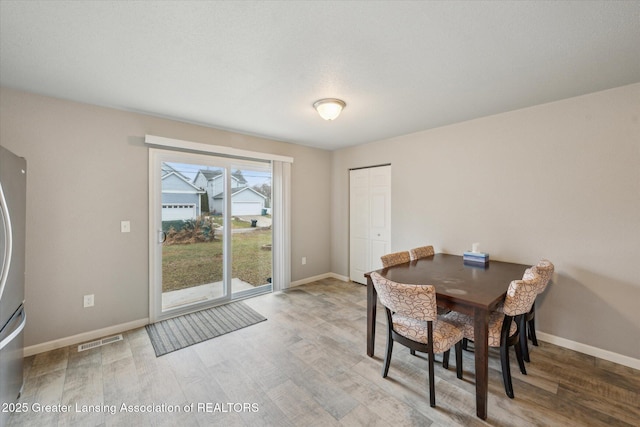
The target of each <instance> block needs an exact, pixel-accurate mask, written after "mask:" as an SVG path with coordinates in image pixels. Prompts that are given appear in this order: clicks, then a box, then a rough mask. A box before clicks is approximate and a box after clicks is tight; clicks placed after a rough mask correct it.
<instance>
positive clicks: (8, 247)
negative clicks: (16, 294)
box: [0, 183, 13, 298]
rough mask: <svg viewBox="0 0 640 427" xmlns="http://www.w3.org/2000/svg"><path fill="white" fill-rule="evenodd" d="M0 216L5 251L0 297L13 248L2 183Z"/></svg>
mask: <svg viewBox="0 0 640 427" xmlns="http://www.w3.org/2000/svg"><path fill="white" fill-rule="evenodd" d="M0 210H2V212H0V217H2V222H3V224H0V227H4V229H5V232H4V240H5V242H4V243H5V253H4V257H3V259H1V260H0V263H1V264H0V298H2V294H3V293H4V287H5V285H6V284H7V278H8V276H9V267H10V266H11V251H12V249H13V235H12V230H11V218H10V217H9V208H8V207H7V200H6V199H5V198H4V191H3V190H2V183H0Z"/></svg>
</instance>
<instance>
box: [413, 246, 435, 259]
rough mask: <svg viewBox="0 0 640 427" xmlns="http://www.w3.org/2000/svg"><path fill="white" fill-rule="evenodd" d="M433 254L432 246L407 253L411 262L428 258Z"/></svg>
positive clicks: (421, 247)
mask: <svg viewBox="0 0 640 427" xmlns="http://www.w3.org/2000/svg"><path fill="white" fill-rule="evenodd" d="M434 253H435V252H434V250H433V246H431V245H429V246H420V247H419V248H413V249H411V250H410V251H409V255H410V256H411V261H413V260H416V259H420V258H426V257H428V256H431V255H433V254H434Z"/></svg>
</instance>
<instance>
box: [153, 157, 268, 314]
mask: <svg viewBox="0 0 640 427" xmlns="http://www.w3.org/2000/svg"><path fill="white" fill-rule="evenodd" d="M224 172H225V170H224V168H215V167H211V166H201V165H193V164H182V163H169V162H163V163H162V174H161V176H162V231H163V232H164V233H165V235H166V239H165V241H164V243H163V245H162V292H163V297H162V299H163V310H167V309H173V308H176V307H180V306H184V305H188V304H194V303H199V302H203V301H207V300H211V299H216V298H220V297H222V296H224V295H225V288H224V285H223V274H224V263H223V250H224V245H223V241H224V223H225V215H226V212H225V197H226V195H225V188H226V184H225V182H224V180H225V173H224ZM228 178H229V180H230V187H231V192H230V197H231V199H230V205H231V215H230V218H229V224H230V226H231V236H232V237H231V248H232V251H231V252H232V253H231V259H232V262H231V278H232V281H231V283H232V285H231V287H232V292H234V293H235V292H238V291H243V290H247V289H254V288H257V287H265V288H268V289H266V290H270V289H271V269H272V252H271V244H272V234H271V172H270V171H269V170H265V167H264V165H259V167H256V169H255V170H252V169H247V168H243V169H232V171H231V172H230V173H229V177H228Z"/></svg>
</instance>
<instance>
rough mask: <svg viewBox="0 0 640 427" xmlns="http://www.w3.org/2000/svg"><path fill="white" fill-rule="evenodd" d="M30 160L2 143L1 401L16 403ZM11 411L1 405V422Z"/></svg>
mask: <svg viewBox="0 0 640 427" xmlns="http://www.w3.org/2000/svg"><path fill="white" fill-rule="evenodd" d="M26 184H27V163H26V161H25V159H23V158H21V157H18V156H16V155H15V154H13V153H12V152H10V151H9V150H7V149H5V148H4V147H1V146H0V328H1V329H0V404H2V405H3V408H4V409H6V408H10V406H5V405H4V404H5V403H8V404H12V403H14V402H16V400H17V399H18V398H19V397H20V393H21V392H22V385H23V376H22V362H23V357H24V354H23V347H24V345H23V330H24V325H25V323H26V320H27V318H26V314H25V311H24V274H25V262H24V261H25V260H24V258H25V211H26V194H27V192H26V188H27V187H26ZM9 415H10V413H9V412H6V411H2V408H0V425H6V423H7V419H8V418H9Z"/></svg>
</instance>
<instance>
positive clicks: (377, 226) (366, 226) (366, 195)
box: [349, 165, 391, 284]
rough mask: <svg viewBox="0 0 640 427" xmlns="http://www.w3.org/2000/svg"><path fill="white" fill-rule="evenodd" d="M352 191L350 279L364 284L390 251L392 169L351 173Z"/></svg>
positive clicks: (350, 209)
mask: <svg viewBox="0 0 640 427" xmlns="http://www.w3.org/2000/svg"><path fill="white" fill-rule="evenodd" d="M349 189H350V193H349V248H350V249H349V276H350V279H351V280H352V281H354V282H358V283H363V284H364V283H366V280H365V278H364V274H365V273H368V272H370V271H372V270H377V269H379V268H382V263H381V261H380V257H381V256H382V255H384V254H386V253H389V252H390V249H391V166H390V165H387V166H377V167H371V168H362V169H354V170H351V171H350V176H349Z"/></svg>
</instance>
